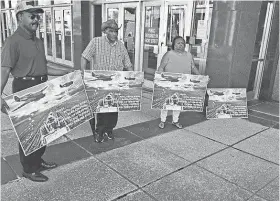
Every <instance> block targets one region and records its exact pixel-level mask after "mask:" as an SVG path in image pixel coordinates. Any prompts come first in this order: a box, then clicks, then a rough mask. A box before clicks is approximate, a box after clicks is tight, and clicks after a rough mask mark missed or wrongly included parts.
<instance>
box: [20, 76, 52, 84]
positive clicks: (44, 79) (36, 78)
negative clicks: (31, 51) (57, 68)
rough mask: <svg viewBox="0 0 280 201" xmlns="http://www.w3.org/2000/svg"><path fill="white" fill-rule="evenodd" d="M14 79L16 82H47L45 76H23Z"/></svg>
mask: <svg viewBox="0 0 280 201" xmlns="http://www.w3.org/2000/svg"><path fill="white" fill-rule="evenodd" d="M15 79H18V80H34V81H35V80H36V81H41V82H45V81H47V80H48V76H47V75H41V76H25V77H15Z"/></svg>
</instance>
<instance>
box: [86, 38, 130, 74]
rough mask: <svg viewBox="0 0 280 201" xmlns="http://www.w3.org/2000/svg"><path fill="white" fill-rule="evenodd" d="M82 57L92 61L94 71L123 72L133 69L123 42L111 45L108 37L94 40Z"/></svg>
mask: <svg viewBox="0 0 280 201" xmlns="http://www.w3.org/2000/svg"><path fill="white" fill-rule="evenodd" d="M82 57H84V58H85V59H86V60H88V61H91V59H93V69H94V70H114V71H122V70H123V68H129V67H132V64H131V62H130V59H129V56H128V53H127V50H126V48H125V47H124V45H123V43H122V42H121V41H116V42H115V43H114V44H110V43H109V41H108V39H107V37H106V36H102V37H95V38H93V39H92V40H91V41H90V43H89V44H88V46H87V47H86V49H85V50H84V52H83V53H82Z"/></svg>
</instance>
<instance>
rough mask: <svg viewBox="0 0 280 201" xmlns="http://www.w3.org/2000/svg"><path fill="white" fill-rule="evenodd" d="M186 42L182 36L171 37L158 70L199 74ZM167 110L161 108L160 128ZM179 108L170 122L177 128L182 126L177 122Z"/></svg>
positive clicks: (163, 124) (163, 125) (174, 111)
mask: <svg viewBox="0 0 280 201" xmlns="http://www.w3.org/2000/svg"><path fill="white" fill-rule="evenodd" d="M185 47H186V42H185V40H184V38H183V37H181V36H176V37H175V38H174V39H173V42H172V46H171V50H170V51H168V52H166V53H165V54H164V55H163V57H162V60H161V63H160V66H159V68H158V72H160V73H161V72H171V73H183V74H191V73H192V72H193V73H194V74H196V75H199V74H200V73H199V71H198V70H197V69H196V67H195V65H194V60H193V56H192V54H191V53H190V52H186V51H185ZM167 113H168V110H161V115H160V118H161V122H160V124H159V127H160V128H164V127H165V121H166V117H167ZM179 115H180V110H173V120H172V124H173V125H174V126H176V127H177V128H180V129H181V128H183V126H182V124H180V123H179Z"/></svg>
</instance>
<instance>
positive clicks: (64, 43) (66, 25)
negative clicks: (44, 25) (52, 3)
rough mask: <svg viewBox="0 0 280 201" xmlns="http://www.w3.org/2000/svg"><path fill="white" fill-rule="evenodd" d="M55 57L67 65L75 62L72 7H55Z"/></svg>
mask: <svg viewBox="0 0 280 201" xmlns="http://www.w3.org/2000/svg"><path fill="white" fill-rule="evenodd" d="M53 19H54V52H53V53H54V54H53V56H54V58H55V61H57V62H59V63H63V64H67V65H72V64H73V55H72V52H73V51H72V48H73V47H72V41H73V39H72V16H71V9H70V8H67V7H66V8H64V7H57V8H54V12H53Z"/></svg>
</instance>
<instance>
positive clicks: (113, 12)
mask: <svg viewBox="0 0 280 201" xmlns="http://www.w3.org/2000/svg"><path fill="white" fill-rule="evenodd" d="M118 17H119V9H118V8H108V9H107V19H108V20H115V21H116V22H117V23H118Z"/></svg>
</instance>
